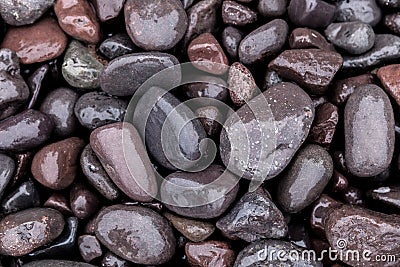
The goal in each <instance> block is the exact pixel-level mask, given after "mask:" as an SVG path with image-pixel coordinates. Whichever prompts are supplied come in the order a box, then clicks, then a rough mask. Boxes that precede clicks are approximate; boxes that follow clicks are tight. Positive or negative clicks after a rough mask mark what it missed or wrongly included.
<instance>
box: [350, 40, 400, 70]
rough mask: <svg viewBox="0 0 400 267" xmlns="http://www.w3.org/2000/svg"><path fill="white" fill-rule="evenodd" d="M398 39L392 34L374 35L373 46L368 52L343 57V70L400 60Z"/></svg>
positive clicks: (399, 41)
mask: <svg viewBox="0 0 400 267" xmlns="http://www.w3.org/2000/svg"><path fill="white" fill-rule="evenodd" d="M399 51H400V37H398V36H396V35H392V34H376V35H375V44H374V46H373V48H372V49H371V50H369V51H368V52H366V53H364V54H362V55H360V56H355V57H350V56H344V57H343V70H348V69H356V68H359V69H365V68H368V67H373V66H376V65H379V64H382V63H385V62H387V61H391V60H395V59H397V58H400V52H399Z"/></svg>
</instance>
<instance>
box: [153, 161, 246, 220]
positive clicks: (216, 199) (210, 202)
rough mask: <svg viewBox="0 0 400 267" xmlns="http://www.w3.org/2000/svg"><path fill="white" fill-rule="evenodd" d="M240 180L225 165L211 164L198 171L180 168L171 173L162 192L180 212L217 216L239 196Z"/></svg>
mask: <svg viewBox="0 0 400 267" xmlns="http://www.w3.org/2000/svg"><path fill="white" fill-rule="evenodd" d="M217 179H218V181H216V180H217ZM214 181H216V182H214ZM212 182H214V183H212ZM238 182H239V180H238V178H236V177H235V176H234V175H233V174H231V173H229V172H225V169H224V168H223V167H222V166H219V165H211V166H210V167H208V168H207V169H205V170H203V171H200V172H196V173H193V172H180V171H179V172H175V173H172V174H170V175H168V176H167V177H165V179H164V181H163V182H162V184H161V187H160V196H161V200H162V202H163V203H164V204H165V206H166V207H167V208H168V209H169V210H171V211H173V212H175V213H177V214H179V215H182V216H185V217H190V218H201V219H209V218H215V217H218V216H220V215H221V214H223V213H224V212H225V211H226V210H227V209H228V207H229V206H230V205H231V204H232V202H233V201H234V200H235V197H236V194H237V192H238V189H239V185H238ZM210 183H212V184H210ZM205 185H207V186H205ZM216 188H218V192H216V190H217V189H216Z"/></svg>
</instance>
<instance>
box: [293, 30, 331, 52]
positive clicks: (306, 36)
mask: <svg viewBox="0 0 400 267" xmlns="http://www.w3.org/2000/svg"><path fill="white" fill-rule="evenodd" d="M289 46H290V48H292V49H304V48H319V49H322V50H327V51H335V49H334V47H333V45H332V44H330V43H329V42H328V41H327V40H326V39H325V37H324V36H323V35H322V34H320V33H319V32H318V31H316V30H312V29H308V28H296V29H294V30H293V31H292V33H291V34H290V36H289Z"/></svg>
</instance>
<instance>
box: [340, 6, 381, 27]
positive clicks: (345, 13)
mask: <svg viewBox="0 0 400 267" xmlns="http://www.w3.org/2000/svg"><path fill="white" fill-rule="evenodd" d="M381 17H382V11H381V9H380V8H379V6H378V5H377V4H376V0H340V1H338V3H337V6H336V21H361V22H365V23H368V24H370V25H371V26H375V25H376V24H378V22H379V21H380V20H381Z"/></svg>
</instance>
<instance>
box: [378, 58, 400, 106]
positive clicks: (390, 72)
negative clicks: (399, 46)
mask: <svg viewBox="0 0 400 267" xmlns="http://www.w3.org/2000/svg"><path fill="white" fill-rule="evenodd" d="M377 76H378V78H379V80H380V81H381V83H382V85H383V87H384V88H385V90H386V92H388V93H389V94H390V95H391V96H392V97H393V98H394V100H396V103H397V105H399V106H400V79H399V77H400V64H394V65H389V66H385V67H382V68H380V69H379V70H378V73H377Z"/></svg>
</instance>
